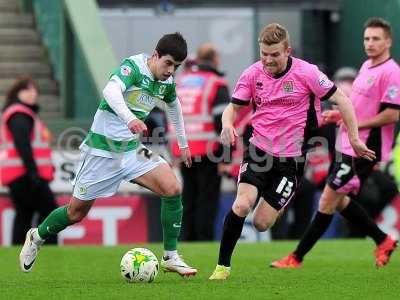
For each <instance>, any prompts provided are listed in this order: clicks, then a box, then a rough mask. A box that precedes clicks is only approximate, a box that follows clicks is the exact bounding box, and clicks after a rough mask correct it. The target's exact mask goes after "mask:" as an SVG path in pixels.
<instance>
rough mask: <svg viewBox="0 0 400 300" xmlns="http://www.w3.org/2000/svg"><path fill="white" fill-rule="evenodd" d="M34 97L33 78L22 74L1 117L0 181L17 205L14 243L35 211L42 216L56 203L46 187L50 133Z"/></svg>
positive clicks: (50, 167) (51, 169)
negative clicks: (39, 113)
mask: <svg viewBox="0 0 400 300" xmlns="http://www.w3.org/2000/svg"><path fill="white" fill-rule="evenodd" d="M37 97H38V88H37V86H36V84H35V82H34V81H33V80H32V79H31V78H30V77H21V78H20V79H18V80H17V81H16V83H15V84H14V85H13V86H12V87H11V89H10V90H9V92H8V93H7V96H6V103H5V105H4V108H3V112H2V115H1V121H0V184H1V185H3V186H8V187H9V190H10V197H11V199H12V201H13V204H14V206H15V209H16V216H15V219H14V228H13V236H12V243H13V244H21V243H23V241H24V240H25V233H26V232H27V231H28V230H29V228H31V225H32V224H31V223H32V217H33V214H34V213H35V212H38V213H39V218H40V219H44V218H45V217H46V216H47V215H48V214H49V213H50V212H51V211H52V210H53V209H55V208H56V207H57V206H56V204H55V199H54V195H53V193H52V192H51V190H50V188H49V182H50V181H52V180H53V175H54V167H53V165H52V162H51V148H50V139H51V137H50V132H49V130H48V129H47V127H46V126H45V125H44V124H43V123H42V121H41V120H40V118H39V116H38V114H37V112H38V110H39V106H38V105H37V104H36V102H37ZM39 221H40V220H39Z"/></svg>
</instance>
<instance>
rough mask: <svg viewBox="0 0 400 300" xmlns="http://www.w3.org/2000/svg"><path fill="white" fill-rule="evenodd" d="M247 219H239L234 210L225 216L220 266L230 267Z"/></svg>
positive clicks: (220, 249) (219, 259)
mask: <svg viewBox="0 0 400 300" xmlns="http://www.w3.org/2000/svg"><path fill="white" fill-rule="evenodd" d="M244 220H245V217H243V218H242V217H239V216H238V215H236V214H235V213H234V212H233V211H232V210H230V212H229V213H228V214H227V215H226V216H225V221H224V226H223V233H222V238H221V245H220V248H219V258H218V264H219V265H222V266H226V267H229V266H230V265H231V257H232V253H233V249H234V248H235V246H236V243H237V241H238V239H239V238H240V235H241V234H242V229H243V224H244Z"/></svg>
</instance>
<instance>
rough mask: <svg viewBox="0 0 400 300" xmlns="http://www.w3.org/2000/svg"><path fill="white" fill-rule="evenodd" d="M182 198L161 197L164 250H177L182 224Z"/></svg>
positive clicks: (177, 196)
mask: <svg viewBox="0 0 400 300" xmlns="http://www.w3.org/2000/svg"><path fill="white" fill-rule="evenodd" d="M182 210H183V209H182V196H181V195H176V196H171V197H161V225H162V228H163V238H164V250H166V251H174V250H176V249H177V242H178V237H179V234H180V232H181V223H182Z"/></svg>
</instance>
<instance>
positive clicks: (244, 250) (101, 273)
mask: <svg viewBox="0 0 400 300" xmlns="http://www.w3.org/2000/svg"><path fill="white" fill-rule="evenodd" d="M295 245H296V244H295V242H272V243H256V244H247V243H241V244H239V245H238V246H237V248H236V250H235V253H234V257H233V261H232V264H233V269H232V273H231V277H230V278H229V279H228V280H227V281H225V282H210V281H209V280H208V277H209V276H210V274H211V273H212V271H213V269H214V267H215V264H216V260H217V255H218V247H219V244H218V243H190V244H188V243H186V244H185V243H181V244H180V252H181V253H182V254H183V255H184V258H185V260H186V261H187V262H188V263H190V264H192V265H193V266H195V267H197V268H198V269H199V273H198V275H197V276H196V277H191V278H181V277H180V276H178V275H176V274H172V273H166V274H164V273H161V272H160V273H159V275H158V277H157V278H156V280H155V281H154V282H153V283H150V284H128V283H126V282H125V281H124V280H123V279H122V277H121V276H120V274H119V262H120V259H121V257H122V255H123V254H124V253H125V251H127V250H128V249H129V248H132V247H133V246H134V247H138V246H144V247H147V248H149V249H151V250H152V251H153V252H154V253H156V255H157V256H160V254H161V253H162V248H161V245H160V244H148V245H127V246H122V247H121V246H119V247H43V248H42V249H41V251H40V254H39V257H38V260H37V262H36V265H35V267H34V269H33V271H32V272H31V273H28V274H25V273H22V272H20V270H19V267H18V263H17V258H18V254H19V250H20V249H19V248H16V247H10V248H0V299H7V300H13V299H207V300H209V299H249V300H253V299H362V300H365V299H399V290H400V281H399V274H400V273H399V269H400V255H399V253H396V252H395V253H394V255H393V257H392V260H391V262H390V264H389V265H388V266H386V267H384V268H382V269H379V270H377V269H376V268H375V266H374V259H373V255H372V253H373V249H374V244H373V243H372V242H371V241H369V240H331V241H321V242H320V243H318V245H317V246H316V247H315V249H314V250H313V251H312V252H311V253H310V254H309V256H308V257H306V260H305V262H304V266H303V268H302V269H298V270H278V269H271V268H269V267H268V264H269V263H270V262H271V261H272V260H274V259H277V258H280V257H282V256H283V255H286V254H287V253H288V252H289V251H290V250H293V248H294V246H295Z"/></svg>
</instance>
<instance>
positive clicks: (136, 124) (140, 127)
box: [128, 119, 147, 135]
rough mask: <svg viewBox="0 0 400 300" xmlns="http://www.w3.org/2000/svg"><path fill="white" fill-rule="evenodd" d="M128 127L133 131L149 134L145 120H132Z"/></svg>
mask: <svg viewBox="0 0 400 300" xmlns="http://www.w3.org/2000/svg"><path fill="white" fill-rule="evenodd" d="M128 128H129V130H130V131H131V132H132V133H135V134H136V133H142V132H143V133H144V134H145V135H146V134H147V126H146V124H144V122H143V121H140V120H138V119H136V120H133V121H130V122H129V124H128Z"/></svg>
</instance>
